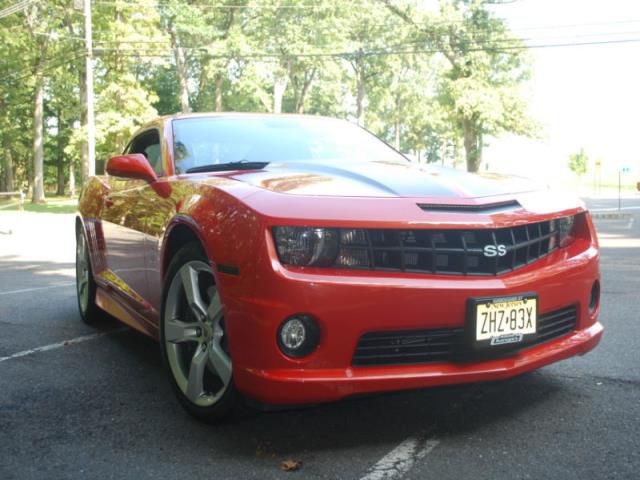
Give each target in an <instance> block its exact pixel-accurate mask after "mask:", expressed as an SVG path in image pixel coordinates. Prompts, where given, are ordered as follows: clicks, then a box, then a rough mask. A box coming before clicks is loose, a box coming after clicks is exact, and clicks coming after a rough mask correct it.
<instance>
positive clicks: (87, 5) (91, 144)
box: [83, 0, 96, 181]
mask: <svg viewBox="0 0 640 480" xmlns="http://www.w3.org/2000/svg"><path fill="white" fill-rule="evenodd" d="M84 43H85V50H86V57H85V62H86V63H85V66H86V67H85V68H86V73H87V75H86V82H87V83H86V88H87V98H86V102H87V105H86V108H87V161H88V164H89V171H88V174H89V176H93V175H95V174H96V126H95V119H94V114H93V39H92V30H91V0H84ZM83 180H84V181H86V180H87V179H86V178H84V179H83Z"/></svg>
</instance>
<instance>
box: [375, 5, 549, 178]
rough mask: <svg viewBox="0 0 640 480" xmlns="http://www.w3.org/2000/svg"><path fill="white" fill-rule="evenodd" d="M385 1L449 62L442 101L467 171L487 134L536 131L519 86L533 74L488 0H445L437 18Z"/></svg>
mask: <svg viewBox="0 0 640 480" xmlns="http://www.w3.org/2000/svg"><path fill="white" fill-rule="evenodd" d="M384 1H385V3H386V5H387V7H388V8H389V9H390V10H391V11H392V12H393V13H394V14H396V15H397V16H398V17H400V18H402V19H403V20H404V21H405V22H407V23H410V24H412V25H414V26H415V27H416V33H415V39H416V41H418V42H420V43H421V46H422V48H423V49H425V50H432V51H434V52H438V53H439V54H441V55H442V56H443V57H444V59H445V60H446V62H447V63H448V69H447V71H446V72H444V74H443V75H442V78H441V83H440V87H439V95H438V100H439V102H440V103H441V105H442V106H443V107H444V108H445V109H446V110H447V111H448V114H449V116H450V119H451V121H452V123H453V124H454V126H455V128H456V129H457V130H458V132H459V135H460V136H461V137H462V139H463V144H464V149H465V156H466V161H467V169H468V170H469V171H471V172H477V171H478V169H479V167H480V163H481V161H482V150H483V147H484V139H485V137H486V136H487V135H500V134H501V133H503V132H511V133H515V134H519V135H535V134H536V132H537V129H538V127H537V124H536V122H535V121H533V120H532V119H531V118H530V117H529V116H528V114H527V112H526V104H527V102H526V100H525V98H524V97H523V92H522V90H521V86H522V84H523V83H524V82H525V81H526V80H527V79H528V78H529V75H530V68H529V61H528V57H527V55H526V53H525V48H524V45H523V43H522V41H521V40H519V39H517V38H515V37H514V36H513V35H512V34H511V33H510V32H509V30H508V29H507V27H506V25H505V23H504V21H503V20H502V19H500V18H498V17H496V16H495V15H494V14H492V13H491V12H490V11H489V10H487V9H486V2H485V1H483V0H449V1H443V2H442V3H441V4H440V11H439V14H438V17H437V18H433V16H432V15H430V14H428V13H425V12H422V11H420V10H419V9H416V8H415V5H414V4H413V2H411V3H409V4H407V3H406V2H405V4H404V5H403V6H399V5H400V4H396V3H395V2H394V1H393V0H384ZM403 7H404V8H403Z"/></svg>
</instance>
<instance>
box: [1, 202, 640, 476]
mask: <svg viewBox="0 0 640 480" xmlns="http://www.w3.org/2000/svg"><path fill="white" fill-rule="evenodd" d="M588 203H589V204H590V206H592V207H593V208H594V210H596V209H608V208H611V207H615V206H617V201H614V200H607V199H597V200H593V201H589V202H588ZM625 207H626V208H627V207H628V208H627V209H626V210H625V212H626V213H628V214H629V216H628V217H624V218H619V219H603V220H598V221H597V227H598V230H599V232H600V236H601V243H602V271H603V298H602V310H601V321H602V322H603V323H604V324H605V328H606V331H605V337H604V339H603V341H602V343H601V345H600V346H599V347H598V348H597V349H596V350H595V351H594V352H592V353H591V354H589V355H587V356H585V357H581V358H575V359H571V360H568V361H565V362H561V363H559V364H555V365H552V366H549V367H546V368H543V369H542V370H539V371H537V372H534V373H530V374H527V375H524V376H522V377H518V378H515V379H512V380H509V381H504V382H498V383H491V384H477V385H468V386H462V387H455V388H441V389H432V390H424V391H417V392H405V393H398V394H393V395H382V396H373V397H367V398H359V399H352V400H348V401H343V402H339V403H335V404H330V405H323V406H318V407H314V408H307V409H301V410H290V411H280V412H270V413H258V412H248V413H247V414H246V415H245V416H244V417H243V418H241V419H240V420H238V421H237V422H235V423H233V424H225V425H219V426H206V425H202V424H199V423H198V422H196V421H195V420H193V419H192V418H191V417H189V416H188V415H187V414H185V413H184V412H183V410H182V409H181V408H180V407H179V405H178V404H177V402H176V401H175V400H174V398H173V395H172V392H171V391H170V387H169V384H168V382H167V381H166V380H165V378H164V374H163V371H162V369H161V362H160V355H159V352H158V347H157V345H156V344H154V343H153V342H152V341H151V340H148V339H146V338H145V337H143V336H141V335H139V334H137V333H135V332H133V331H131V330H128V329H126V328H122V327H121V326H120V325H119V324H117V323H116V322H111V323H105V324H104V325H103V326H101V327H100V329H99V330H96V329H93V328H90V327H87V326H85V325H83V324H82V323H81V321H80V319H79V316H78V314H77V308H76V303H75V302H76V301H75V290H74V286H73V282H74V267H73V261H74V239H73V216H69V215H53V214H26V213H25V214H22V215H18V214H15V213H6V212H4V213H0V328H1V329H2V330H1V333H0V479H3V480H9V479H14V478H16V479H18V478H19V479H23V478H34V479H36V478H37V479H42V478H47V479H58V478H60V479H70V478H89V479H93V478H96V479H107V478H135V479H143V478H154V479H162V478H189V479H200V478H212V479H213V478H215V479H223V478H243V479H252V478H255V479H270V478H305V479H307V478H328V479H362V478H366V479H383V478H406V479H423V480H424V479H430V478H434V479H438V480H444V479H460V478H474V479H478V478H480V479H500V478H504V479H516V478H522V479H526V478H531V479H538V478H561V479H573V478H575V479H578V478H579V479H584V478H615V479H617V478H629V479H631V478H633V479H637V478H639V477H640V340H639V339H640V314H639V310H640V308H639V307H640V293H639V292H640V198H630V199H626V200H625ZM9 230H11V231H12V233H11V234H9V233H8V232H9ZM289 459H292V460H297V461H301V462H302V466H301V468H300V469H299V470H298V471H296V472H283V471H282V470H281V469H280V464H281V462H282V461H285V460H289Z"/></svg>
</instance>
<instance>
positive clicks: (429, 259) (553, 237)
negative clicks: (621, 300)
mask: <svg viewBox="0 0 640 480" xmlns="http://www.w3.org/2000/svg"><path fill="white" fill-rule="evenodd" d="M363 233H364V236H363V238H362V244H361V245H353V244H349V245H345V244H342V245H341V249H342V250H341V251H345V252H349V253H351V254H356V253H359V254H360V255H361V256H364V255H365V252H366V253H367V254H368V256H369V268H372V269H375V270H386V271H401V272H416V273H433V274H449V275H499V274H501V273H505V272H510V271H513V270H516V269H518V268H520V267H523V266H525V265H528V264H530V263H532V262H534V261H536V260H538V259H539V258H542V257H544V256H546V255H548V254H549V253H550V252H552V251H553V250H555V249H556V248H557V245H558V234H559V232H558V229H557V223H556V222H555V221H553V220H552V221H546V222H539V223H532V224H528V225H522V226H517V227H510V228H499V229H475V230H431V229H429V230H391V229H385V230H382V229H369V230H364V231H363ZM365 242H366V243H365ZM341 266H342V267H345V266H346V267H348V266H349V265H341ZM359 266H360V267H362V265H359Z"/></svg>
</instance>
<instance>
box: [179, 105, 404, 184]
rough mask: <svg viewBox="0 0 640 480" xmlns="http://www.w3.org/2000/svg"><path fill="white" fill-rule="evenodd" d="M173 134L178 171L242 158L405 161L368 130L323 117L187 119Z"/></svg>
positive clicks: (303, 160) (306, 160)
mask: <svg viewBox="0 0 640 480" xmlns="http://www.w3.org/2000/svg"><path fill="white" fill-rule="evenodd" d="M173 136H174V157H175V167H176V173H184V172H186V171H187V170H189V169H190V168H194V167H200V166H204V165H212V164H220V163H229V162H239V161H247V162H308V161H327V162H328V161H331V162H363V161H398V162H406V159H405V157H403V156H402V155H400V154H399V153H398V152H396V151H395V150H393V149H392V148H391V147H389V146H388V145H386V144H385V143H384V142H382V141H380V140H378V139H377V138H376V137H375V136H373V135H372V134H370V133H369V132H367V131H366V130H364V129H362V128H360V127H357V126H355V125H353V124H351V123H349V122H346V121H343V120H333V119H327V118H320V117H286V116H282V117H277V116H273V117H270V116H264V117H241V116H239V117H224V116H221V117H208V118H184V119H178V120H174V121H173Z"/></svg>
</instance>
